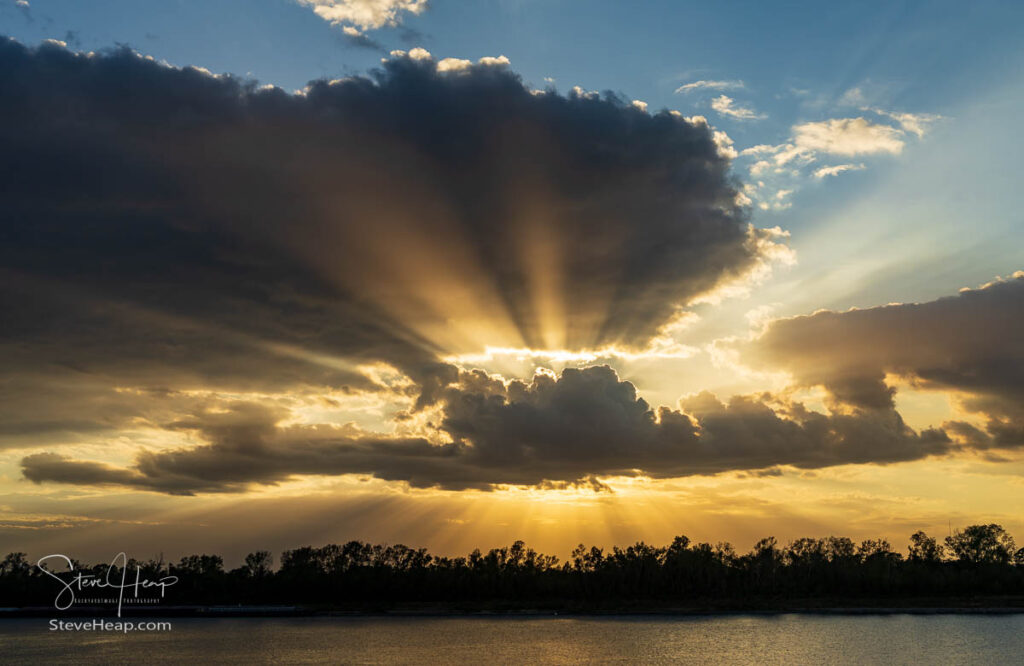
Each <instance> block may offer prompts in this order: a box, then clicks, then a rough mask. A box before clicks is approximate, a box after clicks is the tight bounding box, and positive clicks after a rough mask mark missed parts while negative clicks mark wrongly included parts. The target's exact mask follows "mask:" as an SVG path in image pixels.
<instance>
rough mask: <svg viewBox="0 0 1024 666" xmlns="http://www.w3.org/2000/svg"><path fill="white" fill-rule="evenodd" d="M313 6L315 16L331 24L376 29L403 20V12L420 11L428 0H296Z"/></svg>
mask: <svg viewBox="0 0 1024 666" xmlns="http://www.w3.org/2000/svg"><path fill="white" fill-rule="evenodd" d="M296 2H298V3H299V4H301V5H305V6H307V7H312V8H313V11H314V12H316V15H317V16H319V17H320V18H322V19H324V20H325V21H330V22H331V23H332V24H346V25H349V26H355V27H357V28H358V29H359V30H376V29H377V28H383V27H384V26H394V25H398V24H399V23H401V22H402V18H403V16H402V15H403V13H404V12H408V13H410V14H420V13H422V12H423V11H424V10H425V9H426V8H427V0H296Z"/></svg>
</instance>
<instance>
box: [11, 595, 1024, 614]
mask: <svg viewBox="0 0 1024 666" xmlns="http://www.w3.org/2000/svg"><path fill="white" fill-rule="evenodd" d="M791 613H808V614H818V615H906V614H910V615H939V614H968V615H1001V614H1009V613H1024V597H972V598H958V599H936V598H928V597H918V598H907V599H898V600H896V599H752V600H745V601H743V602H737V601H729V602H724V601H704V602H693V603H687V604H679V603H655V602H626V603H619V604H600V605H587V604H564V603H548V604H533V605H515V604H507V603H500V602H490V603H480V604H465V603H463V604H433V603H417V604H409V603H406V604H393V605H338V606H314V605H242V604H237V605H209V606H207V605H134V604H131V605H129V604H125V605H124V607H123V610H122V615H123V616H125V617H129V616H133V617H195V618H220V617H330V616H338V617H346V616H395V617H445V616H461V617H465V616H523V617H530V616H538V617H543V616H566V615H570V616H571V615H579V616H602V615H606V616H612V615H779V614H791ZM114 615H116V606H115V605H76V606H74V607H72V608H70V609H68V610H64V611H59V610H56V609H54V608H53V607H50V606H33V607H24V608H0V619H3V618H25V617H47V618H52V617H109V616H114Z"/></svg>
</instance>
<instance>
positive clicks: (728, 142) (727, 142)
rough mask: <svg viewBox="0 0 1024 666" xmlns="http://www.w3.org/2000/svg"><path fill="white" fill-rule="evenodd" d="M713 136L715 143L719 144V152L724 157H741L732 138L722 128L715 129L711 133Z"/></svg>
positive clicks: (732, 158) (731, 158)
mask: <svg viewBox="0 0 1024 666" xmlns="http://www.w3.org/2000/svg"><path fill="white" fill-rule="evenodd" d="M711 138H712V139H714V141H715V145H716V146H718V154H719V155H721V156H722V157H724V158H726V159H730V160H734V159H736V158H737V157H739V155H740V154H739V153H738V152H736V148H735V147H733V142H732V138H731V137H730V136H729V135H728V134H726V133H725V132H723V131H721V130H714V131H713V132H712V133H711Z"/></svg>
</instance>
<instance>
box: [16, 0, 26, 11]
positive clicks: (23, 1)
mask: <svg viewBox="0 0 1024 666" xmlns="http://www.w3.org/2000/svg"><path fill="white" fill-rule="evenodd" d="M14 4H16V5H17V6H19V7H24V8H25V9H28V0H15V3H14Z"/></svg>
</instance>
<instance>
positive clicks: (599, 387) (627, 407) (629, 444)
mask: <svg viewBox="0 0 1024 666" xmlns="http://www.w3.org/2000/svg"><path fill="white" fill-rule="evenodd" d="M443 402H444V405H445V407H444V410H443V412H442V416H441V418H440V420H439V423H437V424H435V426H434V427H435V428H436V430H437V431H438V433H439V434H443V435H446V436H447V439H448V442H447V443H431V442H430V441H428V440H426V439H423V438H408V437H393V436H392V437H386V436H380V435H370V434H366V433H361V432H359V431H358V430H357V429H355V428H353V427H351V426H347V427H325V426H282V425H280V421H282V420H283V418H284V416H285V415H284V414H283V413H275V412H274V411H273V410H270V409H268V408H266V407H264V406H260V405H254V404H248V403H237V404H232V405H228V406H226V408H220V409H217V410H206V411H202V412H197V413H196V414H194V415H193V416H191V417H189V418H186V419H181V420H179V421H177V422H174V423H171V424H169V425H168V426H167V427H169V428H174V429H186V430H192V431H195V432H196V433H198V434H199V435H200V436H201V437H202V438H203V439H205V440H207V441H208V442H209V443H208V444H205V445H202V446H198V447H195V448H191V449H179V450H171V451H162V452H157V453H153V452H145V453H143V454H141V455H140V456H139V458H138V460H137V462H136V464H135V466H134V467H133V468H130V469H125V468H117V467H113V466H109V465H103V464H99V463H94V462H87V461H78V460H72V459H68V458H66V457H63V456H59V455H56V454H52V453H43V454H35V455H32V456H28V457H26V458H25V459H24V460H23V461H22V465H23V472H24V475H25V477H26V478H27V479H30V480H32V481H35V482H40V483H41V482H60V483H71V484H85V485H115V486H124V487H132V488H142V489H146V490H154V491H161V492H170V493H179V494H181V493H196V492H231V491H239V490H243V489H245V488H246V487H247V486H248V484H250V483H260V484H273V483H278V482H281V481H284V480H287V479H288V478H290V477H291V476H293V475H300V474H301V475H332V474H347V473H356V474H370V475H373V476H376V477H378V478H381V479H387V480H401V481H406V482H408V483H410V484H412V485H415V486H440V487H443V488H451V489H463V488H481V489H488V488H491V487H493V486H495V485H510V484H511V485H544V484H551V483H555V484H558V483H579V484H587V483H589V484H591V485H594V483H595V480H594V477H596V476H610V475H629V476H633V475H637V474H645V475H649V476H655V477H678V476H686V475H692V474H713V473H717V472H722V471H727V470H748V469H764V468H770V467H773V466H776V465H795V466H798V467H807V468H817V467H825V466H830V465H839V464H847V463H888V462H897V461H904V460H914V459H918V458H922V457H925V456H928V455H933V454H942V453H946V452H948V451H949V450H950V449H951V446H952V443H951V441H950V439H949V438H948V437H947V436H946V435H945V433H943V432H942V431H931V430H929V431H925V432H923V433H920V434H918V433H915V432H913V431H912V430H911V429H910V428H908V427H907V426H906V425H905V424H904V423H903V421H902V419H901V418H900V416H899V415H898V414H897V413H896V412H895V411H894V410H892V409H891V408H886V407H882V408H879V409H874V408H872V409H858V410H854V411H852V412H850V413H835V414H832V415H826V414H822V413H818V412H814V411H811V410H808V409H807V408H805V407H804V406H803V405H802V404H800V403H795V402H789V401H786V400H784V399H781V398H777V397H774V396H771V395H769V394H762V395H758V396H738V397H734V398H732V399H731V400H730V402H729V403H728V404H723V403H722V402H720V401H719V400H718V399H717V398H715V397H714V396H713V395H711V394H709V393H702V394H700V395H697V396H694V397H691V398H688V399H686V400H684V401H682V402H681V407H682V411H676V410H672V409H669V408H665V407H662V408H660V409H658V410H657V411H655V410H652V409H651V408H650V407H649V406H648V404H647V403H646V402H645V401H644V400H643V399H641V398H639V397H637V394H636V390H635V388H634V387H633V385H632V384H630V383H629V382H624V381H621V380H620V379H619V378H618V377H617V376H616V374H615V372H614V371H613V370H612V369H611V368H608V367H607V366H596V367H590V368H586V369H583V370H574V369H567V370H565V371H564V372H563V373H562V375H561V376H560V377H554V376H552V375H549V374H538V375H537V376H536V377H534V379H533V381H532V382H530V383H525V382H521V381H512V382H508V383H505V382H502V381H499V380H498V379H497V378H495V377H492V376H489V375H487V374H485V373H483V372H480V371H476V372H471V373H463V374H462V376H461V377H460V380H459V382H457V383H456V384H454V385H452V386H450V387H448V388H447V389H445V391H444V395H443Z"/></svg>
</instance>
